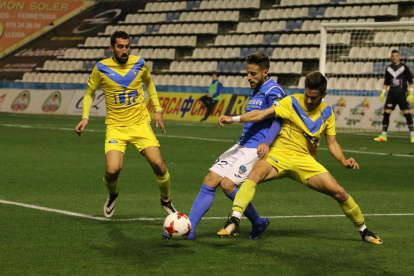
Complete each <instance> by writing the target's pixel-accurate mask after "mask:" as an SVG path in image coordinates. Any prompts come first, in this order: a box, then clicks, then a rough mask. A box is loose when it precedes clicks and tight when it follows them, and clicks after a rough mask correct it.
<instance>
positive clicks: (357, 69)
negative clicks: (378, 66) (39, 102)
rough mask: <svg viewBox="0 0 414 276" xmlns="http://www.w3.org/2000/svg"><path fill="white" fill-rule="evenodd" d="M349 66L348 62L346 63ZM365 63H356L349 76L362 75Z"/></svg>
mask: <svg viewBox="0 0 414 276" xmlns="http://www.w3.org/2000/svg"><path fill="white" fill-rule="evenodd" d="M346 64H348V62H347V63H346ZM363 66H364V63H363V62H355V63H354V64H353V66H352V67H351V70H350V71H349V72H348V74H351V73H352V74H362V73H363Z"/></svg>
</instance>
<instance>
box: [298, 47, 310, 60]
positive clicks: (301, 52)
mask: <svg viewBox="0 0 414 276" xmlns="http://www.w3.org/2000/svg"><path fill="white" fill-rule="evenodd" d="M307 57H308V48H306V47H302V48H300V50H299V54H298V56H297V58H298V59H306V58H307Z"/></svg>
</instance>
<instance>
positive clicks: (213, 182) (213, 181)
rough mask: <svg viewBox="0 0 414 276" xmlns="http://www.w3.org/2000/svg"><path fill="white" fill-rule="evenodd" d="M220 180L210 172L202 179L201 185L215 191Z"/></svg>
mask: <svg viewBox="0 0 414 276" xmlns="http://www.w3.org/2000/svg"><path fill="white" fill-rule="evenodd" d="M221 179H222V178H221V177H220V176H219V175H218V174H216V173H214V172H210V173H209V174H208V175H206V176H205V177H204V180H203V184H205V185H207V186H209V187H211V188H214V189H215V188H217V186H218V185H219V184H220V181H221Z"/></svg>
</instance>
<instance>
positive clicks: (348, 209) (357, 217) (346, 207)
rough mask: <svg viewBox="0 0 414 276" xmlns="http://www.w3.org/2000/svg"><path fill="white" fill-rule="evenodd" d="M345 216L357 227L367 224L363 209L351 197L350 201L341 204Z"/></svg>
mask: <svg viewBox="0 0 414 276" xmlns="http://www.w3.org/2000/svg"><path fill="white" fill-rule="evenodd" d="M339 206H341V209H342V211H343V212H344V214H345V216H347V217H348V218H349V219H350V220H351V221H352V223H353V224H354V225H355V227H361V226H363V225H364V224H365V219H364V215H362V212H361V209H360V208H359V206H358V205H357V204H356V203H355V201H354V199H353V198H352V197H351V196H349V199H348V200H347V201H345V202H343V203H339Z"/></svg>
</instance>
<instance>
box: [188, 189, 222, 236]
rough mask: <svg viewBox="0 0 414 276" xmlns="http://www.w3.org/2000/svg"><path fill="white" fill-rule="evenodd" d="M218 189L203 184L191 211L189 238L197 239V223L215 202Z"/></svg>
mask: <svg viewBox="0 0 414 276" xmlns="http://www.w3.org/2000/svg"><path fill="white" fill-rule="evenodd" d="M215 192H216V189H214V188H211V187H210V186H207V185H206V184H203V185H201V189H200V192H199V193H198V195H197V197H196V199H195V200H194V203H193V206H192V207H191V211H190V216H189V218H190V221H191V231H190V235H189V236H188V237H187V239H195V229H196V227H197V224H198V223H199V222H200V220H201V218H202V217H203V216H204V214H205V213H206V212H207V211H208V210H209V209H210V207H211V205H212V204H213V199H214V194H215Z"/></svg>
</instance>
